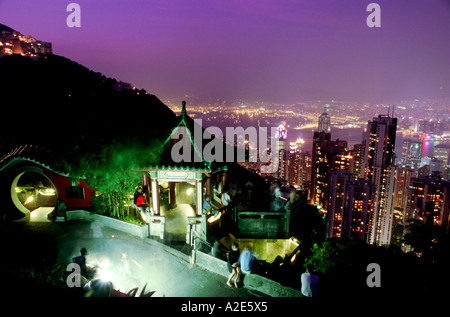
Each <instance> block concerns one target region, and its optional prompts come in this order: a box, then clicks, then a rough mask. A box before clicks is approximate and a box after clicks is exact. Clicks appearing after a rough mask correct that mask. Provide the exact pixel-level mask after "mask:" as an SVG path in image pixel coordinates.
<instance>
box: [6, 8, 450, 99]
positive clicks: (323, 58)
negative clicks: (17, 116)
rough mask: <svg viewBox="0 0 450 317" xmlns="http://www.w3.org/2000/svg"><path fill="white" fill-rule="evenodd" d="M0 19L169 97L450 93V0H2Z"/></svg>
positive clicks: (392, 96) (425, 95)
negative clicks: (371, 8) (72, 24)
mask: <svg viewBox="0 0 450 317" xmlns="http://www.w3.org/2000/svg"><path fill="white" fill-rule="evenodd" d="M70 2H76V3H78V4H80V6H81V28H69V27H67V26H66V18H67V16H68V14H69V13H68V12H66V6H67V5H68V4H69V3H70ZM370 2H376V3H378V4H379V5H380V6H381V28H369V27H367V25H366V18H367V16H368V14H369V12H366V7H367V5H368V4H369V3H370ZM0 23H3V24H5V25H8V26H10V27H12V28H13V29H16V30H18V31H20V32H22V33H23V34H29V35H32V36H34V37H36V38H37V39H40V40H43V41H49V42H52V43H53V50H54V53H55V54H58V55H63V56H65V57H68V58H70V59H72V60H74V61H76V62H78V63H80V64H83V65H84V66H86V67H88V68H90V69H92V70H94V71H97V72H101V73H103V74H105V75H106V76H108V77H114V78H117V79H118V80H123V81H127V82H131V83H132V84H133V85H135V86H136V87H138V88H144V89H146V90H147V91H148V92H150V93H153V94H155V95H157V96H158V97H159V98H161V99H166V98H173V97H175V98H183V97H184V96H185V94H194V95H197V96H200V97H208V98H214V99H216V98H220V99H227V100H231V99H235V98H239V99H247V100H266V101H276V102H295V101H302V100H306V99H310V98H321V99H326V98H336V99H339V98H345V99H346V100H358V101H365V100H368V101H375V102H385V101H391V100H400V99H414V98H419V99H421V98H441V97H449V96H450V60H449V59H450V0H75V1H74V0H67V1H63V0H20V1H17V0H0ZM0 72H1V70H0Z"/></svg>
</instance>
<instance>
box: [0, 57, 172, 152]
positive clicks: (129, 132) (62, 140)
mask: <svg viewBox="0 0 450 317" xmlns="http://www.w3.org/2000/svg"><path fill="white" fill-rule="evenodd" d="M0 74H1V76H0V98H1V99H0V100H1V101H0V106H1V108H0V109H1V115H0V140H1V141H0V154H3V153H5V152H6V151H8V150H10V149H11V148H12V147H14V146H17V145H20V144H34V145H38V146H42V147H44V148H46V149H48V150H50V151H51V152H52V153H53V154H54V155H56V156H61V157H62V156H69V157H73V149H75V148H77V149H78V150H79V151H80V153H82V152H96V151H98V150H99V149H101V147H102V146H103V145H108V144H111V143H117V142H120V143H125V144H126V143H127V142H133V143H134V144H137V145H138V146H139V145H142V146H146V145H148V144H150V143H152V141H153V140H155V138H157V139H160V138H162V137H164V136H166V135H167V134H168V133H169V129H170V128H171V127H173V124H174V120H175V119H176V116H175V114H174V113H173V112H172V111H171V110H170V109H169V108H168V107H167V106H166V105H164V104H163V103H162V102H161V101H160V100H159V99H158V98H157V97H156V96H154V95H150V94H148V93H146V92H145V91H144V90H130V89H127V90H122V91H115V90H114V89H113V88H112V86H113V84H115V83H116V82H117V80H116V79H113V78H107V77H105V76H104V75H102V74H100V73H96V72H94V71H92V70H89V69H87V68H86V67H84V66H82V65H80V64H78V63H76V62H73V61H71V60H69V59H67V58H64V57H61V56H57V55H48V56H42V57H40V58H39V59H38V60H33V59H30V58H26V57H22V56H19V55H11V56H4V57H2V58H0Z"/></svg>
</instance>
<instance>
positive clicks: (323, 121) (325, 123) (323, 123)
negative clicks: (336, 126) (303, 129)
mask: <svg viewBox="0 0 450 317" xmlns="http://www.w3.org/2000/svg"><path fill="white" fill-rule="evenodd" d="M318 128H319V129H318V131H319V132H325V133H330V132H331V118H330V116H329V115H328V113H326V112H324V113H322V114H321V115H320V117H319V127H318Z"/></svg>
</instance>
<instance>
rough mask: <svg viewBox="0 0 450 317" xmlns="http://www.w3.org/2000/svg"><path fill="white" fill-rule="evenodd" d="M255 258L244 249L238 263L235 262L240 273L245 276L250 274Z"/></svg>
mask: <svg viewBox="0 0 450 317" xmlns="http://www.w3.org/2000/svg"><path fill="white" fill-rule="evenodd" d="M255 260H256V258H255V257H254V256H253V254H252V253H251V252H250V250H249V249H248V248H245V249H244V250H243V251H242V252H241V255H240V256H239V259H238V261H237V262H236V263H237V265H239V266H240V268H241V272H243V273H245V274H250V273H251V272H252V268H253V266H254V264H255V263H254V262H255Z"/></svg>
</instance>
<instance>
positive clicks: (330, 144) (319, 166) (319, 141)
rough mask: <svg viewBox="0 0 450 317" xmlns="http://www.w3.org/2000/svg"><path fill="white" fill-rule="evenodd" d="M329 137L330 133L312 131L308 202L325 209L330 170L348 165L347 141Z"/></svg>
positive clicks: (346, 167)
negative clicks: (333, 139)
mask: <svg viewBox="0 0 450 317" xmlns="http://www.w3.org/2000/svg"><path fill="white" fill-rule="evenodd" d="M330 138H331V134H330V133H325V132H314V137H313V149H312V160H311V194H310V203H311V204H312V205H318V206H321V207H323V210H325V211H326V210H327V207H328V198H329V194H330V192H329V190H330V172H331V171H333V170H339V169H342V170H348V169H349V167H350V156H349V154H348V151H347V141H340V140H339V139H338V140H336V141H331V140H330Z"/></svg>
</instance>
